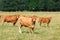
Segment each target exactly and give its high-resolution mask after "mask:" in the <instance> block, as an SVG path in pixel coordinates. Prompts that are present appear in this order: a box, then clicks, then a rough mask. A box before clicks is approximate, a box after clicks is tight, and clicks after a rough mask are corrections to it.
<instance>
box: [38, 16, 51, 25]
mask: <svg viewBox="0 0 60 40" xmlns="http://www.w3.org/2000/svg"><path fill="white" fill-rule="evenodd" d="M50 21H51V17H47V18H44V17H40V18H39V21H38V23H39V25H40V26H41V23H47V26H49V23H50Z"/></svg>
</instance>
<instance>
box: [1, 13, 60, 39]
mask: <svg viewBox="0 0 60 40" xmlns="http://www.w3.org/2000/svg"><path fill="white" fill-rule="evenodd" d="M12 13H13V14H21V15H30V16H32V15H37V16H39V17H52V20H51V23H50V24H49V27H45V24H42V26H38V22H37V21H38V19H37V21H36V25H35V29H34V33H30V30H29V28H26V27H23V28H22V32H23V33H22V34H20V33H19V32H18V27H17V24H16V25H15V26H13V25H12V24H11V23H4V25H3V26H2V25H1V22H0V40H60V12H0V15H2V14H7V15H12Z"/></svg>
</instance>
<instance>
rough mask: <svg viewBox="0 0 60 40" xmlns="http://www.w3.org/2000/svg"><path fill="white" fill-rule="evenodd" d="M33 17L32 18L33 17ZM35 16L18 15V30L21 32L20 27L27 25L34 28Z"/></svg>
mask: <svg viewBox="0 0 60 40" xmlns="http://www.w3.org/2000/svg"><path fill="white" fill-rule="evenodd" d="M33 18H34V19H33ZM36 18H37V17H27V16H26V17H25V16H20V17H19V19H18V21H17V22H18V28H19V32H20V33H21V27H22V26H25V27H29V28H30V29H31V31H32V30H34V25H35V21H36Z"/></svg>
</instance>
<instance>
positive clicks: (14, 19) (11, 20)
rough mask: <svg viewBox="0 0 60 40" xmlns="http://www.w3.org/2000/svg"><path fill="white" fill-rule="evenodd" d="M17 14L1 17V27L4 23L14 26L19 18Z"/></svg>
mask: <svg viewBox="0 0 60 40" xmlns="http://www.w3.org/2000/svg"><path fill="white" fill-rule="evenodd" d="M19 16H20V15H19V14H15V15H2V16H1V19H2V25H3V24H4V22H7V23H13V26H14V25H15V24H16V22H17V20H18V18H19Z"/></svg>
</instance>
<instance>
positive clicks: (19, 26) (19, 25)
mask: <svg viewBox="0 0 60 40" xmlns="http://www.w3.org/2000/svg"><path fill="white" fill-rule="evenodd" d="M18 28H19V33H22V31H21V24H18Z"/></svg>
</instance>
